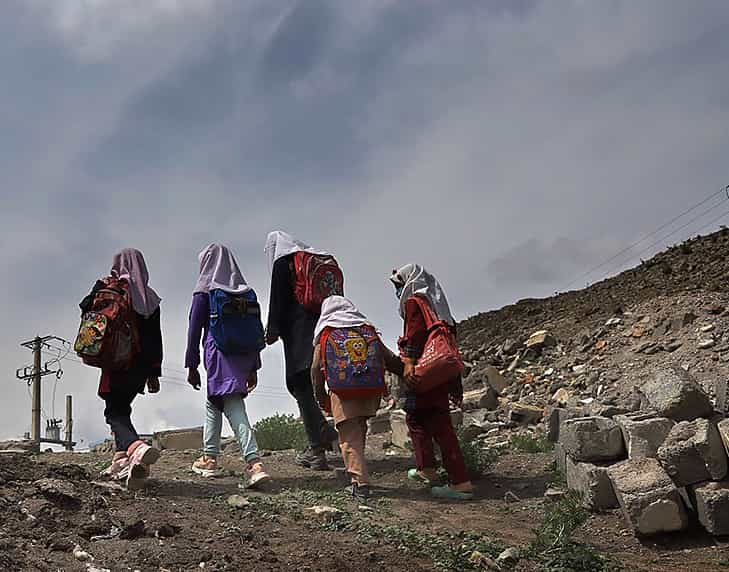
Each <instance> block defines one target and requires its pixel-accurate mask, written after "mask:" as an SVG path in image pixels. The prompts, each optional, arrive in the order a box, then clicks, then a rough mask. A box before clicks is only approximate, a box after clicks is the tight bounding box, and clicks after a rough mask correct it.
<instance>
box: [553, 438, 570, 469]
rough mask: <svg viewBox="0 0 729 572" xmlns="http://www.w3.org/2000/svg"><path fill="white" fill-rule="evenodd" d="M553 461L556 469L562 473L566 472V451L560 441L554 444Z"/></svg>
mask: <svg viewBox="0 0 729 572" xmlns="http://www.w3.org/2000/svg"><path fill="white" fill-rule="evenodd" d="M554 462H555V463H556V464H557V470H558V471H559V472H560V473H562V474H563V475H566V474H567V451H565V449H564V447H563V446H562V444H561V443H555V444H554Z"/></svg>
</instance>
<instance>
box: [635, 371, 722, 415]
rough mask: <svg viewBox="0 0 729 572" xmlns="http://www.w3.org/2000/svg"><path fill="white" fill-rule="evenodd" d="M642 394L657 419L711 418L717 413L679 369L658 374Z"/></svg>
mask: <svg viewBox="0 0 729 572" xmlns="http://www.w3.org/2000/svg"><path fill="white" fill-rule="evenodd" d="M640 391H641V392H642V393H643V395H644V396H645V397H646V399H647V401H648V403H649V404H650V406H651V408H653V409H655V410H656V412H657V413H658V415H660V416H661V417H668V418H669V419H673V420H674V421H690V420H692V419H696V418H697V417H711V415H712V413H713V410H714V408H713V406H712V404H711V401H710V399H709V396H708V395H707V394H706V392H705V391H704V390H703V389H702V387H701V386H700V385H699V384H698V383H696V381H694V379H693V378H692V377H691V375H690V374H689V373H688V372H687V371H685V370H684V369H682V368H680V367H672V368H669V369H667V370H664V371H662V372H660V373H658V374H657V375H656V376H655V377H653V378H652V379H651V380H649V381H648V382H646V383H645V384H644V385H643V387H641V388H640Z"/></svg>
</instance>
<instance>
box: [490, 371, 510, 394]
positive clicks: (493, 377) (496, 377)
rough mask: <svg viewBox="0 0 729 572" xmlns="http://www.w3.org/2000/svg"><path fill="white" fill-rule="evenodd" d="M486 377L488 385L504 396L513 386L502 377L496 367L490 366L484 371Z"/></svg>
mask: <svg viewBox="0 0 729 572" xmlns="http://www.w3.org/2000/svg"><path fill="white" fill-rule="evenodd" d="M484 374H485V376H486V383H488V384H489V385H490V386H491V387H492V388H493V389H494V391H496V393H498V394H499V395H502V394H503V393H504V391H505V390H506V388H507V387H509V385H511V384H510V383H509V382H508V381H507V379H506V378H505V377H504V376H503V375H501V372H500V371H499V370H498V369H496V368H495V367H494V366H492V365H489V366H487V367H486V368H485V369H484Z"/></svg>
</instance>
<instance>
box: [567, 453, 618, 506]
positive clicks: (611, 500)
mask: <svg viewBox="0 0 729 572" xmlns="http://www.w3.org/2000/svg"><path fill="white" fill-rule="evenodd" d="M566 461H567V471H566V472H567V475H566V477H567V486H568V487H569V489H570V490H573V491H576V492H578V493H580V494H581V496H582V504H583V505H584V506H585V508H587V509H589V510H609V509H613V508H618V506H619V505H618V499H617V497H616V496H615V491H614V490H613V484H612V482H611V481H610V477H608V472H607V469H608V466H609V465H595V464H592V463H580V462H576V461H573V460H572V459H570V458H569V457H567V459H566Z"/></svg>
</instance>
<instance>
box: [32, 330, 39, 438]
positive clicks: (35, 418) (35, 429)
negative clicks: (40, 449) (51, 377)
mask: <svg viewBox="0 0 729 572" xmlns="http://www.w3.org/2000/svg"><path fill="white" fill-rule="evenodd" d="M41 344H42V342H41V339H40V337H38V336H36V337H35V339H34V340H33V409H32V419H31V426H30V427H31V433H30V435H31V439H32V440H33V441H34V442H35V443H37V444H38V445H40V440H41Z"/></svg>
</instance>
